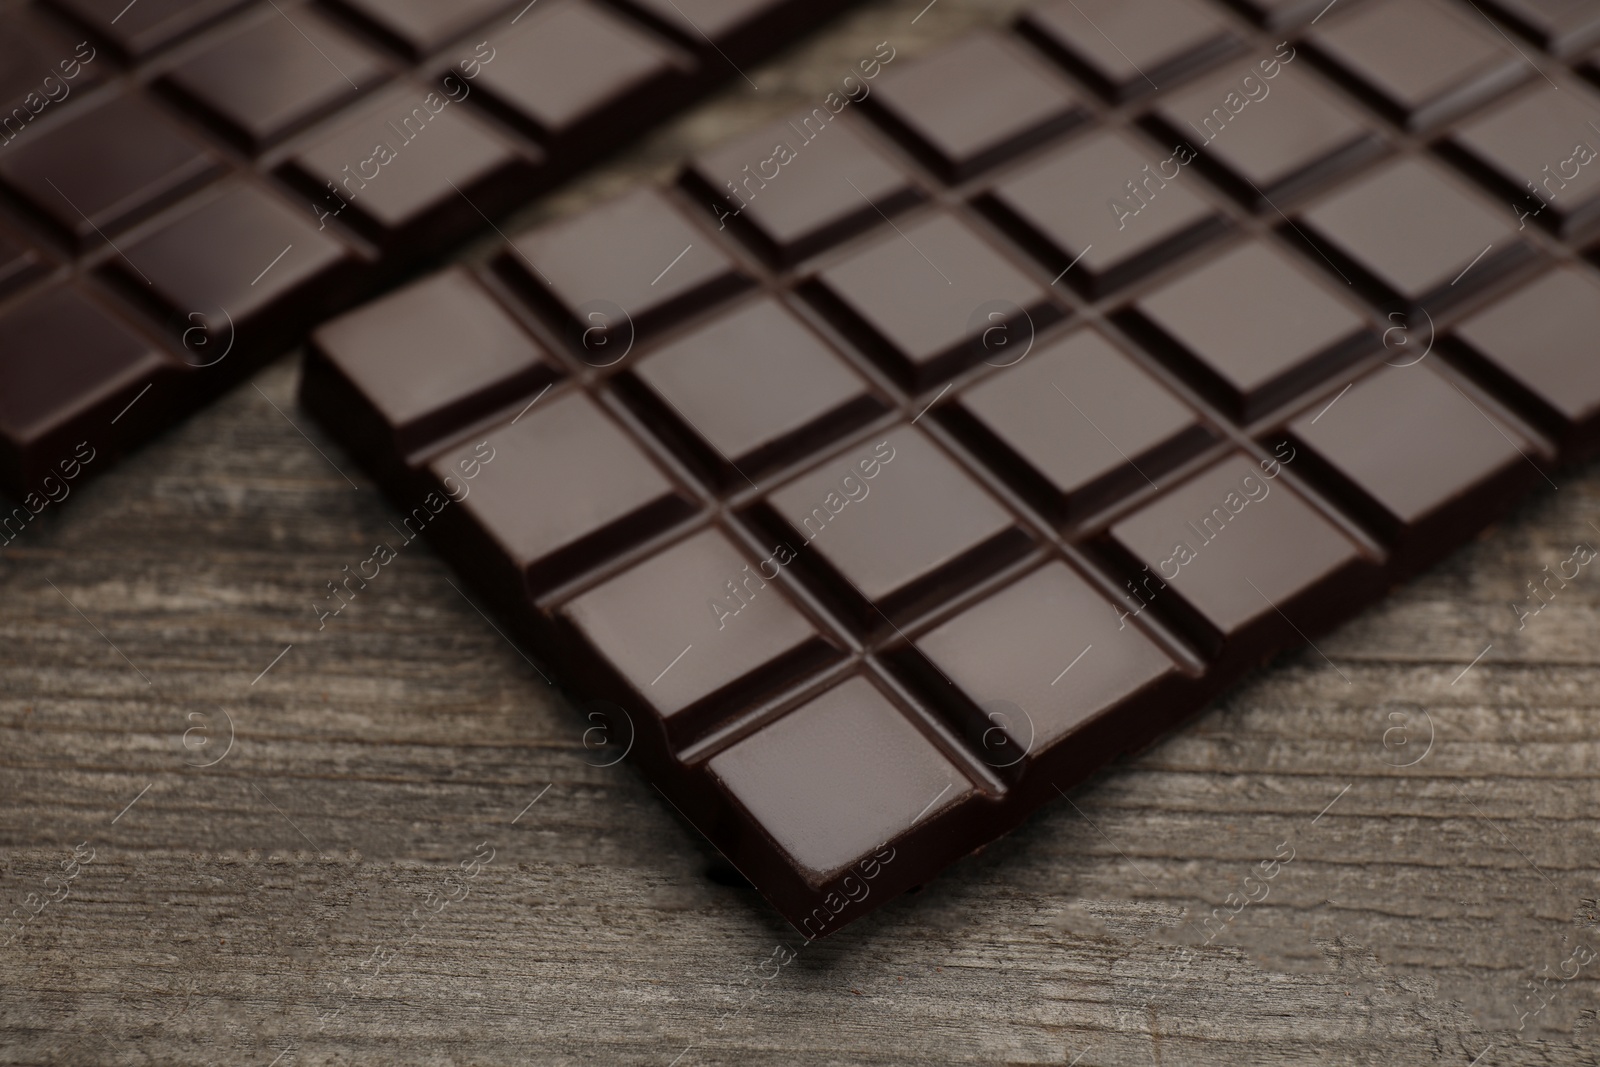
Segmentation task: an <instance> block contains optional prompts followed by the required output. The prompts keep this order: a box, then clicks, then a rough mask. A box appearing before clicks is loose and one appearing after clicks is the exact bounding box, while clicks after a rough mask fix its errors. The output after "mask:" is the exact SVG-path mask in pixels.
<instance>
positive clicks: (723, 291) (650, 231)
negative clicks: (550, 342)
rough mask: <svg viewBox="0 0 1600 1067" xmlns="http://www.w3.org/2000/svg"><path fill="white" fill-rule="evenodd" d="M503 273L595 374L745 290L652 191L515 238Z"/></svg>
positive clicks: (724, 258) (732, 268) (702, 237)
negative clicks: (595, 369) (643, 343)
mask: <svg viewBox="0 0 1600 1067" xmlns="http://www.w3.org/2000/svg"><path fill="white" fill-rule="evenodd" d="M500 267H501V269H502V270H503V271H504V272H506V273H507V274H508V275H509V276H510V277H512V278H514V279H515V280H516V281H517V282H518V283H519V288H520V289H521V290H522V291H523V292H524V293H525V294H526V295H527V296H528V297H530V298H531V299H532V300H533V301H534V302H535V303H536V304H537V305H538V306H539V308H540V309H541V310H542V311H543V312H544V313H545V314H546V315H547V316H548V317H550V318H551V319H552V320H553V321H554V322H555V323H556V324H557V325H558V326H559V327H560V328H562V330H563V333H564V335H565V336H566V338H567V340H568V342H569V344H570V345H571V346H572V349H573V351H574V352H575V353H576V354H577V355H579V356H580V357H581V358H582V359H584V361H585V362H588V363H590V364H592V365H595V366H610V365H611V364H612V363H615V362H616V361H618V360H620V359H622V358H623V357H624V356H625V355H627V353H628V352H629V350H631V348H632V346H633V344H634V343H635V342H637V341H640V340H643V339H646V338H650V337H652V336H653V335H655V334H656V333H658V332H659V331H661V330H663V329H665V328H666V327H668V326H670V325H673V324H675V323H677V322H681V321H682V320H683V319H685V318H687V317H689V316H690V315H693V314H695V313H697V312H699V311H703V310H704V309H706V308H707V307H710V306H711V305H712V304H715V303H717V302H718V301H720V300H723V299H725V298H727V297H728V296H731V295H732V294H734V293H736V292H738V291H739V290H740V289H743V288H745V287H746V286H747V285H749V279H748V278H746V277H745V276H744V275H743V274H742V273H741V272H740V271H739V269H738V267H737V266H736V265H735V264H734V262H733V260H732V259H731V258H729V257H728V255H727V253H725V252H723V251H722V249H720V248H719V247H717V244H716V242H715V241H714V240H712V239H711V238H710V237H709V236H707V235H706V234H705V233H704V232H702V231H701V230H699V229H697V228H696V227H694V226H693V225H691V224H690V223H689V221H688V220H687V219H685V218H684V217H683V216H682V215H681V214H679V212H678V210H677V208H675V207H673V206H672V204H670V203H669V202H668V201H667V199H666V198H665V197H664V196H662V195H661V194H660V193H659V192H656V191H655V190H653V189H649V188H640V189H636V190H634V191H633V192H631V193H628V194H626V195H624V196H620V197H617V198H616V199H614V200H608V201H606V202H605V203H603V204H601V205H599V206H598V207H594V208H590V209H589V210H588V211H585V212H584V213H582V214H580V215H576V216H573V217H572V218H567V219H562V220H561V221H560V222H555V223H551V224H549V225H546V226H542V227H540V228H539V229H536V230H532V231H529V232H527V233H524V234H521V235H519V236H518V237H516V238H515V239H514V240H513V241H512V253H510V254H506V255H503V256H502V257H501V259H500Z"/></svg>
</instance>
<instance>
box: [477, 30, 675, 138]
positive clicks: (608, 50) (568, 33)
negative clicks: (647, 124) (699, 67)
mask: <svg viewBox="0 0 1600 1067" xmlns="http://www.w3.org/2000/svg"><path fill="white" fill-rule="evenodd" d="M494 47H495V50H496V55H495V60H494V63H493V64H492V65H486V66H484V67H483V68H482V72H481V73H480V74H479V76H478V77H477V79H476V80H475V81H474V82H473V83H472V85H473V89H474V99H475V100H476V101H477V102H478V103H479V104H480V105H483V106H486V107H491V106H492V107H493V109H494V111H495V113H496V114H497V115H499V116H500V117H501V118H502V119H504V120H506V121H507V122H509V123H511V124H512V125H515V126H516V127H518V128H519V129H521V130H522V131H523V132H524V133H526V134H527V135H528V136H530V137H533V138H534V139H535V140H538V141H539V142H540V143H541V144H544V145H545V146H547V147H551V148H553V149H558V150H560V151H563V152H567V151H576V152H582V151H587V149H584V148H583V147H582V144H581V142H582V141H583V140H584V139H585V138H588V137H589V133H590V131H591V130H592V128H593V127H595V126H596V125H602V124H606V123H608V122H614V121H620V120H622V119H623V118H624V117H625V114H624V113H625V112H627V111H628V110H630V109H632V108H637V107H638V106H640V105H641V104H642V103H643V102H644V100H645V99H647V98H648V97H649V96H651V95H653V94H656V93H659V92H662V91H664V90H667V89H669V88H670V87H671V86H672V84H673V83H674V82H676V81H678V80H681V79H682V78H684V77H685V76H686V75H687V74H688V73H689V72H690V71H691V70H692V69H693V67H692V61H690V60H689V59H688V57H687V56H684V55H682V54H681V53H679V52H678V51H677V50H676V49H674V48H672V47H670V46H669V45H668V44H667V43H666V42H665V41H661V40H658V39H656V38H655V37H653V36H651V35H650V34H649V33H647V32H646V31H645V30H643V29H642V28H640V27H639V26H637V25H635V24H633V23H630V22H628V21H626V20H625V19H622V18H619V17H618V16H616V15H613V14H611V13H610V12H608V11H606V10H605V9H604V8H602V7H600V6H599V5H597V4H593V3H589V2H588V0H558V2H556V3H551V4H550V5H549V6H544V5H540V6H539V7H536V8H534V9H533V10H532V11H529V12H527V13H526V15H524V16H523V18H522V21H521V22H520V23H519V24H518V25H516V26H514V27H512V28H511V29H510V30H509V31H508V32H506V33H504V34H502V35H499V36H497V37H496V39H495V42H494ZM480 94H481V95H480ZM589 139H593V138H589Z"/></svg>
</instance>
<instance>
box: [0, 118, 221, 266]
mask: <svg viewBox="0 0 1600 1067" xmlns="http://www.w3.org/2000/svg"><path fill="white" fill-rule="evenodd" d="M222 169H223V164H222V161H221V160H220V159H219V158H217V156H216V155H215V154H214V153H212V152H211V151H210V150H208V149H207V148H206V146H205V144H204V143H202V142H201V141H200V140H199V139H198V138H196V137H195V136H193V135H192V134H190V133H189V132H188V131H187V130H185V129H184V128H183V127H182V126H180V125H178V124H177V123H176V122H174V121H173V120H172V119H170V118H168V117H167V116H166V115H164V114H163V113H162V112H160V111H158V110H157V109H156V108H155V107H154V106H152V105H151V104H150V102H149V101H148V100H146V99H145V98H144V97H143V96H141V95H138V94H134V93H129V94H126V95H123V96H118V97H113V98H112V99H110V100H108V101H105V102H103V103H101V104H99V105H98V106H95V107H92V108H88V109H80V110H78V111H76V112H74V113H73V114H72V116H71V120H70V121H68V122H65V123H63V124H58V125H52V126H49V127H47V128H45V129H42V130H40V131H38V132H37V133H36V134H35V135H34V136H33V137H31V138H29V139H28V141H27V142H26V143H24V144H19V145H18V146H17V147H16V148H15V149H14V150H13V151H12V152H10V153H7V154H5V155H3V156H0V181H3V182H4V183H5V184H6V186H7V187H8V188H10V189H11V191H12V192H14V193H15V194H16V195H18V196H20V197H22V198H23V199H24V200H26V201H27V202H28V203H29V205H30V206H32V207H34V208H35V209H37V210H38V211H39V212H40V213H42V214H43V215H44V216H45V217H46V218H47V219H49V220H50V221H51V222H52V223H54V224H55V226H56V227H57V228H58V229H59V230H60V232H61V235H62V236H63V237H65V238H66V239H67V240H68V242H69V243H70V244H71V246H72V247H73V249H75V250H76V251H78V252H83V251H87V250H88V249H90V248H92V247H94V246H96V245H99V244H101V243H102V242H103V241H104V240H106V239H107V238H106V237H105V236H103V235H110V234H115V233H117V232H118V231H120V230H123V229H126V228H127V227H128V226H131V225H132V224H134V223H135V222H138V221H140V220H141V219H144V218H148V217H149V216H150V215H152V214H154V213H155V212H157V211H159V210H160V209H161V208H163V207H166V206H167V205H169V204H171V203H173V202H175V201H176V200H178V199H180V198H181V197H183V196H185V195H186V194H188V193H189V192H191V191H192V190H194V189H196V188H198V187H200V186H201V185H204V184H205V183H206V182H208V181H210V180H211V179H212V178H214V177H215V176H217V175H218V174H220V173H221V172H222Z"/></svg>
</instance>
